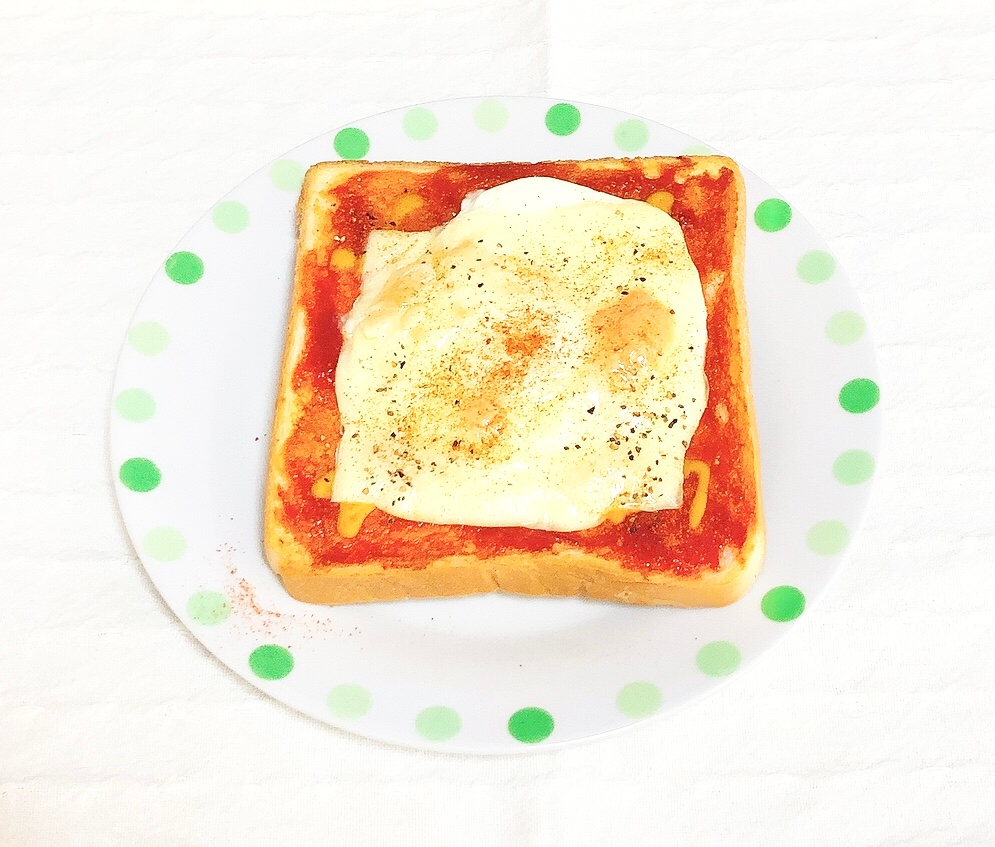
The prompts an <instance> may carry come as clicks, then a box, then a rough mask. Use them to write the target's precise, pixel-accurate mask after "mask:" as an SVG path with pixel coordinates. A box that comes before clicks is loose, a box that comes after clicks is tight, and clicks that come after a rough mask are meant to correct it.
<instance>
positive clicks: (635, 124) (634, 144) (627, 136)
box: [615, 118, 650, 153]
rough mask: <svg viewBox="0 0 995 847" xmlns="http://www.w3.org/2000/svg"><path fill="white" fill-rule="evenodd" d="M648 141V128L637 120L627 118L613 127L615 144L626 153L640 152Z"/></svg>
mask: <svg viewBox="0 0 995 847" xmlns="http://www.w3.org/2000/svg"><path fill="white" fill-rule="evenodd" d="M649 139H650V131H649V127H648V126H646V124H645V122H643V121H641V120H639V118H629V120H627V121H622V123H620V124H619V125H618V126H617V127H615V144H616V145H618V149H619V150H624V151H625V152H626V153H634V152H635V151H636V150H641V149H642V148H643V147H645V146H646V142H647V141H649Z"/></svg>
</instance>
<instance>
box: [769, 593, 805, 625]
mask: <svg viewBox="0 0 995 847" xmlns="http://www.w3.org/2000/svg"><path fill="white" fill-rule="evenodd" d="M760 611H761V612H763V613H764V615H765V616H766V617H768V618H770V619H771V620H772V621H777V622H778V623H785V622H786V621H793V620H794V619H795V618H797V617H798V616H799V615H800V614H801V613H802V612H804V611H805V595H804V594H802V593H801V592H800V591H799V590H798V589H797V588H795V587H794V586H793V585H779V586H778V587H777V588H772V589H771V590H770V591H768V592H767V593H766V594H764V596H763V599H762V600H761V601H760Z"/></svg>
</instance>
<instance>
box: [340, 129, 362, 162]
mask: <svg viewBox="0 0 995 847" xmlns="http://www.w3.org/2000/svg"><path fill="white" fill-rule="evenodd" d="M332 144H333V146H334V147H335V152H336V153H338V154H339V155H340V156H341V157H342V158H343V159H362V158H363V156H365V155H366V154H367V153H369V152H370V137H369V136H368V135H367V134H366V133H365V132H363V130H361V129H357V128H356V127H354V126H347V127H346V128H345V129H340V130H339V131H338V132H337V133H335V141H334V142H332Z"/></svg>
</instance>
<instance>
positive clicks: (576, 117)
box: [546, 103, 580, 135]
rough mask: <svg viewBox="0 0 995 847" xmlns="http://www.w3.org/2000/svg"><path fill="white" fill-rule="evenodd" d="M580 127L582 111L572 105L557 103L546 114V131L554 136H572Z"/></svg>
mask: <svg viewBox="0 0 995 847" xmlns="http://www.w3.org/2000/svg"><path fill="white" fill-rule="evenodd" d="M579 126H580V109H578V108H577V107H576V106H574V105H573V104H572V103H557V104H556V105H555V106H550V107H549V110H548V111H547V112H546V129H548V130H549V131H550V132H551V133H553V135H572V134H573V133H575V132H576V131H577V127H579Z"/></svg>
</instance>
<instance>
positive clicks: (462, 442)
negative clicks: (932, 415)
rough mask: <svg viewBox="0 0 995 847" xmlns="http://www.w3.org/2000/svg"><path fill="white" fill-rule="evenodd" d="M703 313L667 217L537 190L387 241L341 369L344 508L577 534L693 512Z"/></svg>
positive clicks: (348, 336) (337, 496)
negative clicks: (688, 456)
mask: <svg viewBox="0 0 995 847" xmlns="http://www.w3.org/2000/svg"><path fill="white" fill-rule="evenodd" d="M705 318H706V311H705V303H704V299H703V296H702V288H701V282H700V279H699V277H698V273H697V270H696V269H695V267H694V265H693V263H692V262H691V258H690V256H689V255H688V251H687V246H686V245H685V242H684V237H683V234H682V232H681V230H680V227H679V226H678V224H677V223H676V222H675V221H674V220H673V219H672V218H671V217H670V216H669V215H667V214H666V213H665V212H663V211H661V210H660V209H659V208H655V207H654V206H652V205H650V204H647V203H643V202H639V201H632V200H620V199H619V198H616V197H613V196H611V195H607V194H601V193H598V192H595V191H592V190H590V189H587V188H583V187H581V186H578V185H574V184H572V183H567V182H561V181H559V180H553V179H548V178H535V177H533V178H528V179H522V180H515V181H513V182H509V183H506V184H504V185H501V186H498V187H496V188H493V189H490V190H489V191H485V192H480V193H478V194H477V195H475V196H471V197H469V198H468V199H467V201H466V202H465V203H464V207H463V210H462V211H461V212H460V214H459V215H457V216H456V217H455V218H454V219H453V220H452V221H451V222H449V223H448V224H446V225H445V226H442V227H439V228H438V229H435V230H432V231H430V232H419V233H403V232H393V231H392V232H373V233H371V235H370V237H369V240H368V244H367V249H366V253H365V255H364V261H363V273H362V290H361V293H360V296H359V298H358V299H357V301H356V303H355V305H354V307H353V309H352V311H351V312H350V313H349V315H348V316H347V318H346V321H345V324H344V327H343V339H344V343H343V347H342V353H341V356H340V359H339V363H338V368H337V371H336V377H335V379H336V383H335V387H336V393H337V397H338V403H339V409H340V413H341V420H342V427H343V432H342V437H341V441H340V445H339V448H338V453H337V457H336V473H335V478H334V489H333V499H334V500H337V501H339V502H342V503H366V504H369V505H370V506H375V507H377V508H379V509H381V510H382V511H384V512H387V513H388V514H392V515H396V516H398V517H402V518H407V519H410V520H418V521H427V522H431V523H441V524H464V525H473V526H523V527H533V528H539V529H550V530H561V531H575V530H581V529H586V528H589V527H593V526H596V525H597V524H599V523H601V521H603V520H604V519H605V518H606V516H610V517H612V518H614V516H615V515H617V514H618V510H622V511H634V510H658V509H669V508H674V507H676V506H678V505H680V501H681V496H682V490H683V488H682V486H683V479H684V453H685V450H686V448H687V444H688V442H689V440H690V438H691V435H692V434H693V433H694V431H695V429H696V427H697V425H698V421H699V419H700V417H701V414H702V411H703V409H704V406H705V401H706V395H707V384H706V381H705V376H704V370H703V365H704V354H705V343H706V331H705Z"/></svg>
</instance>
